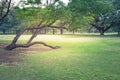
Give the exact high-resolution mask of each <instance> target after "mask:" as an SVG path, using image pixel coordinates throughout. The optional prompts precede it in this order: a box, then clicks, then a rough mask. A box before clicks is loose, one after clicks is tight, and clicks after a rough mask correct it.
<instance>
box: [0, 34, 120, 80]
mask: <svg viewBox="0 0 120 80" xmlns="http://www.w3.org/2000/svg"><path fill="white" fill-rule="evenodd" d="M13 37H14V36H12V35H0V43H5V44H8V43H10V41H11V40H12V38H13ZM27 37H29V35H24V36H23V37H21V39H20V41H19V42H18V43H24V42H25V41H26V39H27ZM36 40H37V41H44V42H46V43H48V44H51V45H57V46H61V48H60V49H55V50H52V49H49V48H46V47H44V46H39V45H36V46H33V47H32V48H30V49H32V50H31V51H30V49H25V52H24V53H23V51H21V52H20V50H22V49H20V50H19V52H18V54H15V55H10V56H9V57H10V58H11V59H12V58H13V59H14V60H17V59H16V58H19V59H22V60H21V61H13V62H12V63H8V62H2V64H1V65H0V80H120V37H116V36H105V37H104V36H101V37H100V36H79V35H63V36H61V35H54V36H51V35H42V36H38V37H37V38H36V39H35V41H36ZM39 47H40V48H39ZM33 48H34V49H33ZM35 48H37V49H39V50H37V49H35ZM27 50H28V51H27ZM34 50H35V51H34ZM42 50H44V51H42ZM10 52H11V51H10ZM10 52H9V51H5V50H4V49H2V48H0V54H3V53H5V54H9V53H10ZM3 58H4V56H3ZM0 61H2V60H0ZM8 64H9V65H8Z"/></svg>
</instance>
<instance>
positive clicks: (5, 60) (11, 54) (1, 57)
mask: <svg viewBox="0 0 120 80" xmlns="http://www.w3.org/2000/svg"><path fill="white" fill-rule="evenodd" d="M7 45H8V44H3V43H2V44H1V43H0V65H1V64H7V65H10V66H11V65H14V63H19V62H22V61H23V59H24V56H25V54H36V53H43V52H46V51H51V50H52V49H49V48H44V47H43V46H42V47H41V46H40V45H36V46H32V47H30V48H17V49H14V50H12V51H7V50H5V49H4V47H6V46H7Z"/></svg>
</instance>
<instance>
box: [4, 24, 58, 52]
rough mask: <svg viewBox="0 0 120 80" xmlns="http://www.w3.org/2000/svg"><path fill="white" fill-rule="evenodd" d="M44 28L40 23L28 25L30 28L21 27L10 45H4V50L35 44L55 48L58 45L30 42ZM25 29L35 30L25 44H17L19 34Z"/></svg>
mask: <svg viewBox="0 0 120 80" xmlns="http://www.w3.org/2000/svg"><path fill="white" fill-rule="evenodd" d="M42 28H44V26H40V24H39V25H38V26H37V27H30V28H24V29H22V30H21V31H20V32H19V33H17V34H16V36H15V37H14V39H13V41H12V42H11V44H10V45H8V46H7V47H5V49H6V50H13V49H15V48H18V47H22V48H28V47H30V46H32V45H35V44H42V45H44V46H46V47H49V48H52V49H57V48H59V46H51V45H48V44H46V43H44V42H32V40H33V39H34V38H35V37H36V36H37V35H38V33H39V31H40V30H41V29H42ZM26 30H35V31H34V33H33V34H32V36H31V38H30V39H29V40H28V41H27V43H26V44H17V41H18V40H19V38H20V36H21V35H22V34H23V33H24V32H25V31H26Z"/></svg>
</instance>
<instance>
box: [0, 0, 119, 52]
mask: <svg viewBox="0 0 120 80" xmlns="http://www.w3.org/2000/svg"><path fill="white" fill-rule="evenodd" d="M11 2H12V1H11V0H2V1H0V6H1V7H0V13H1V15H0V27H2V28H5V29H8V28H13V27H14V28H15V29H17V30H20V31H19V32H18V33H17V34H16V37H15V38H14V40H13V41H12V43H11V44H10V45H9V46H7V47H6V49H7V50H12V49H14V48H17V47H29V46H31V45H34V44H43V45H45V46H48V47H51V48H58V47H53V46H50V45H47V44H45V43H43V42H34V43H32V40H33V39H34V38H35V37H36V36H37V34H38V33H39V32H40V31H41V30H42V29H45V28H47V27H49V28H52V29H55V28H57V29H60V31H61V34H62V33H63V29H68V30H70V31H74V30H78V29H80V28H83V27H88V26H91V27H94V28H96V29H97V30H98V31H99V32H100V35H104V32H105V31H108V30H109V29H111V28H112V29H114V30H116V31H118V33H119V35H120V24H119V23H120V11H119V9H120V2H119V0H89V1H88V0H69V3H68V4H67V5H66V4H65V3H63V2H62V1H61V0H21V1H20V2H19V4H18V5H17V6H12V3H11ZM6 15H7V16H6ZM26 30H32V31H33V35H32V36H31V38H30V39H29V40H28V42H27V43H26V44H16V42H17V40H18V39H19V37H20V36H21V35H22V34H23V33H24V32H25V31H26ZM3 31H4V30H3Z"/></svg>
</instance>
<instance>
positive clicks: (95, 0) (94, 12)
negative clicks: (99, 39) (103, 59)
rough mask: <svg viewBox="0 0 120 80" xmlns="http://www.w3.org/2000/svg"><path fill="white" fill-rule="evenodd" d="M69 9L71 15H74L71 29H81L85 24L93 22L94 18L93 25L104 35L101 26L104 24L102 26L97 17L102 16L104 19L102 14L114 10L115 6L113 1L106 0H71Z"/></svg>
mask: <svg viewBox="0 0 120 80" xmlns="http://www.w3.org/2000/svg"><path fill="white" fill-rule="evenodd" d="M69 9H70V10H71V15H72V16H71V19H70V20H71V21H70V25H69V27H70V29H72V30H77V29H80V28H81V27H82V26H83V25H86V26H88V25H89V23H91V22H92V21H93V20H94V22H93V23H92V26H94V27H95V28H96V29H98V30H99V32H100V33H101V35H103V34H104V31H103V28H101V27H103V26H100V25H99V24H98V19H97V18H100V17H101V18H102V19H101V21H102V20H103V16H101V15H104V14H105V13H109V12H111V11H112V10H113V6H112V2H111V1H104V0H89V1H88V0H76V1H74V0H70V3H69ZM105 15H106V14H105ZM96 19H97V22H96ZM99 21H100V20H99ZM100 23H101V22H100ZM96 26H97V27H96ZM98 27H99V28H98ZM105 30H107V29H105Z"/></svg>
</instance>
